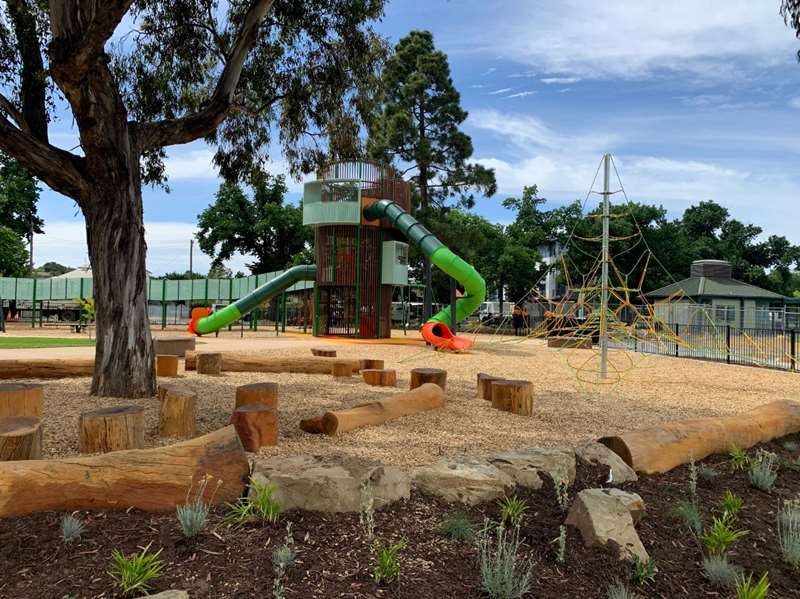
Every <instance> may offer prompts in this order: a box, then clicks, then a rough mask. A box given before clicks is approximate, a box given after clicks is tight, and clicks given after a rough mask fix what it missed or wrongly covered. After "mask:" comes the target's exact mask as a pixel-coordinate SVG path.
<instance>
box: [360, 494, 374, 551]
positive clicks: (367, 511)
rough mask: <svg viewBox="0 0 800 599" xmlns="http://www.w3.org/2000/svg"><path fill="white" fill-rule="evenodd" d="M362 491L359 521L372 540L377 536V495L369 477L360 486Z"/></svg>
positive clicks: (368, 537)
mask: <svg viewBox="0 0 800 599" xmlns="http://www.w3.org/2000/svg"><path fill="white" fill-rule="evenodd" d="M359 490H360V491H361V509H360V511H359V514H358V521H359V522H360V523H361V528H363V529H364V534H365V535H366V536H367V539H369V540H370V541H371V540H372V539H373V537H374V536H375V497H374V496H373V494H372V487H371V485H370V483H369V479H366V480H364V482H362V483H361V486H360V487H359Z"/></svg>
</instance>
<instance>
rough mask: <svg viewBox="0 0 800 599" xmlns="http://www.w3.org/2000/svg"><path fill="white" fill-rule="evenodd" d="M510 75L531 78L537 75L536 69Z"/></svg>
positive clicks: (511, 76)
mask: <svg viewBox="0 0 800 599" xmlns="http://www.w3.org/2000/svg"><path fill="white" fill-rule="evenodd" d="M509 77H510V78H512V79H530V78H532V77H536V71H534V70H530V69H529V70H527V71H522V72H521V73H511V74H510V75H509Z"/></svg>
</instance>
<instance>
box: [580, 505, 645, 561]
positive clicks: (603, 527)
mask: <svg viewBox="0 0 800 599" xmlns="http://www.w3.org/2000/svg"><path fill="white" fill-rule="evenodd" d="M643 512H644V502H643V501H642V498H641V497H639V496H638V495H636V494H635V493H625V492H624V491H620V490H619V489H584V490H583V491H581V492H580V493H578V495H577V497H575V501H573V502H572V506H570V509H569V514H568V515H567V521H566V524H567V525H569V526H574V527H575V528H577V529H578V530H579V531H580V532H581V536H582V537H583V542H584V544H585V545H586V546H587V547H599V546H606V545H608V544H609V543H613V544H615V545H616V546H617V548H618V551H619V557H620V559H631V558H633V557H634V556H636V557H638V558H639V559H640V560H642V561H647V560H648V559H649V556H648V555H647V551H646V550H645V548H644V545H642V541H641V540H640V539H639V535H638V534H637V533H636V527H635V526H634V522H635V521H638V519H639V518H641V515H642V513H643ZM634 514H636V516H634Z"/></svg>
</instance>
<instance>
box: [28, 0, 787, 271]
mask: <svg viewBox="0 0 800 599" xmlns="http://www.w3.org/2000/svg"><path fill="white" fill-rule="evenodd" d="M378 29H379V31H380V32H381V33H383V34H385V35H387V36H388V37H389V38H390V39H391V40H392V41H397V40H398V39H399V38H400V37H402V36H403V35H404V34H406V33H407V32H408V31H410V30H411V29H429V30H431V31H433V33H434V38H435V41H436V44H437V46H438V47H439V48H440V49H442V50H443V51H445V52H446V53H447V54H448V56H449V58H450V65H451V69H452V74H453V79H454V81H455V83H456V86H457V88H458V89H459V90H460V92H461V95H462V104H463V106H464V108H465V109H466V110H468V111H469V113H470V116H469V118H468V120H467V122H466V124H465V127H464V128H465V130H466V131H467V132H468V133H469V134H470V135H471V136H472V140H473V145H474V148H475V152H474V155H473V159H474V160H475V161H477V162H480V163H482V164H485V165H487V166H491V167H493V168H495V169H496V172H497V179H498V184H499V190H500V191H499V193H498V194H497V195H496V196H494V197H493V198H486V199H482V200H480V201H479V202H478V204H477V206H476V211H477V212H478V213H480V214H482V215H484V216H486V217H487V218H490V219H492V220H496V221H500V222H506V221H508V219H509V214H508V213H507V212H506V211H505V210H504V209H503V208H502V206H501V200H502V199H503V198H504V197H506V196H508V195H512V194H517V193H519V192H520V190H521V189H522V186H523V185H529V184H533V183H536V184H537V185H538V186H539V189H540V192H541V195H542V196H544V197H546V198H548V200H550V202H551V204H553V205H556V204H562V203H565V202H569V201H572V200H574V199H576V198H583V196H585V194H586V192H587V189H588V187H589V185H590V183H591V181H592V178H593V176H594V173H595V170H596V168H597V165H598V162H599V160H600V158H601V156H602V154H603V153H604V152H607V151H608V152H612V153H613V154H614V155H615V160H616V163H617V166H618V168H619V170H620V174H621V176H622V178H623V183H624V184H625V188H626V191H627V192H628V195H629V197H630V198H631V199H633V200H637V201H643V202H650V203H656V204H661V205H663V206H664V207H665V208H667V210H668V211H669V212H670V214H671V215H672V216H679V215H680V213H681V212H682V211H683V210H684V209H685V208H686V207H688V206H689V205H691V204H693V203H696V202H698V201H701V200H706V199H713V200H716V201H717V202H719V203H721V204H723V205H725V206H727V207H728V208H729V210H730V211H731V213H732V214H733V216H735V217H736V218H739V219H741V220H744V221H747V222H752V223H755V224H757V225H759V226H761V227H762V228H763V229H764V231H765V233H766V234H780V235H786V236H787V237H789V239H791V240H792V241H793V242H794V243H800V225H798V223H799V222H800V168H798V165H800V64H798V62H797V60H796V53H797V50H798V49H800V42H798V40H796V39H795V38H794V37H793V35H792V33H793V32H792V31H790V30H789V29H788V28H787V27H786V26H785V25H784V24H783V22H782V20H781V18H780V16H779V14H778V2H777V0H775V1H771V0H760V1H758V2H753V1H751V0H706V1H704V2H698V1H696V0H673V1H672V2H668V3H665V2H663V1H661V0H609V2H605V3H601V2H591V3H590V2H585V1H583V0H563V1H559V2H553V1H538V0H537V1H534V0H495V1H488V0H486V1H475V0H450V1H447V0H402V1H401V0H395V1H394V2H390V3H389V4H388V6H387V11H386V16H385V18H384V20H383V21H382V22H381V23H380V24H379V25H378ZM69 123H70V120H69V119H61V120H60V121H59V122H58V123H57V124H56V125H55V128H54V133H55V135H54V136H53V141H54V143H57V144H58V145H61V146H62V147H66V148H69V147H72V146H73V145H74V144H75V141H74V140H75V137H76V136H75V132H74V131H73V130H71V129H70V127H69ZM211 154H212V153H211V151H210V149H208V148H207V147H205V146H204V145H203V144H201V143H195V144H191V145H189V146H182V147H177V148H171V149H170V152H169V159H168V162H167V166H168V172H169V174H170V182H169V185H170V188H171V193H170V194H165V193H164V192H163V191H161V190H154V189H150V188H147V189H145V191H144V199H145V222H146V228H147V238H148V247H149V253H148V267H149V269H150V270H151V271H152V272H154V273H163V272H165V271H169V270H184V269H186V268H187V267H188V245H189V239H190V238H191V237H192V234H193V231H194V226H195V220H196V217H197V214H198V213H199V212H200V211H202V210H203V208H205V207H206V206H207V205H208V204H209V203H210V202H211V201H212V198H213V194H214V192H215V191H216V189H217V186H218V184H219V181H218V179H217V177H216V175H215V172H214V169H213V167H212V166H211V164H210V159H211ZM272 158H273V160H274V166H275V171H276V172H280V171H281V157H280V156H279V155H275V156H273V157H272ZM290 187H291V190H292V197H293V198H295V199H297V198H299V197H300V190H301V183H299V182H292V183H291V185H290ZM40 211H41V214H42V216H43V217H44V219H45V222H46V232H45V235H43V236H38V237H37V239H36V241H35V260H36V263H37V264H41V263H43V262H45V261H48V260H56V261H59V262H62V263H66V264H70V265H77V264H80V263H84V262H86V249H85V234H84V230H83V219H82V217H81V216H80V214H79V213H78V214H77V216H76V213H77V212H78V211H77V208H76V207H75V206H74V203H73V202H72V201H71V200H69V199H67V198H64V197H63V196H59V195H58V194H55V193H54V192H52V191H50V190H46V191H44V193H43V194H42V202H41V206H40ZM209 261H210V260H209V258H208V257H206V256H204V255H201V254H200V253H199V252H198V251H197V250H196V249H195V265H196V268H197V270H200V271H203V270H204V269H207V268H208V264H209ZM246 261H247V260H246V259H245V258H243V257H237V258H236V259H234V260H232V261H231V263H230V264H229V266H231V267H232V268H233V269H234V270H236V269H240V268H243V264H244V262H246Z"/></svg>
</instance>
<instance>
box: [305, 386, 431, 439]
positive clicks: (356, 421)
mask: <svg viewBox="0 0 800 599" xmlns="http://www.w3.org/2000/svg"><path fill="white" fill-rule="evenodd" d="M442 406H444V390H443V389H442V388H441V387H440V386H439V385H436V384H434V383H425V384H424V385H422V386H420V387H417V388H416V389H413V390H411V391H405V392H403V393H398V394H397V395H393V396H392V397H389V398H387V399H379V400H377V401H371V402H368V403H364V404H361V405H358V406H355V407H353V408H350V409H347V410H337V411H335V412H325V414H323V415H322V419H321V421H320V422H319V423H317V422H316V421H315V419H309V420H306V421H305V423H306V425H305V427H303V430H304V431H306V432H316V431H314V428H315V427H318V428H319V432H322V433H325V434H326V435H338V434H340V433H346V432H347V431H351V430H353V429H356V428H359V427H362V426H372V425H377V424H383V423H384V422H388V421H389V420H395V419H396V418H402V417H403V416H409V415H411V414H416V413H418V412H424V411H426V410H435V409H436V408H441V407H442Z"/></svg>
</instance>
